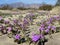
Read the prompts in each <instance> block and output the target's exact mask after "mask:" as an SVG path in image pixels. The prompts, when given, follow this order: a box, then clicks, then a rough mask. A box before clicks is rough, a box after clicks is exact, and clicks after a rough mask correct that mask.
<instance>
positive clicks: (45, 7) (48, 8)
mask: <svg viewBox="0 0 60 45" xmlns="http://www.w3.org/2000/svg"><path fill="white" fill-rule="evenodd" d="M52 8H53V6H52V5H42V6H40V7H39V9H40V10H51V9H52Z"/></svg>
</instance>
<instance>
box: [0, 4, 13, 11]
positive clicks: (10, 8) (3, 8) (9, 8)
mask: <svg viewBox="0 0 60 45" xmlns="http://www.w3.org/2000/svg"><path fill="white" fill-rule="evenodd" d="M0 9H2V10H12V9H13V8H12V7H11V6H9V5H7V4H6V5H4V6H3V7H1V8H0Z"/></svg>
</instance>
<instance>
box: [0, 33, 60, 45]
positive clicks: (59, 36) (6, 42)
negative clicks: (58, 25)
mask: <svg viewBox="0 0 60 45" xmlns="http://www.w3.org/2000/svg"><path fill="white" fill-rule="evenodd" d="M52 37H53V39H50V38H49V37H48V36H47V38H49V39H48V42H46V43H45V45H60V32H59V33H55V34H52ZM0 45H28V43H23V44H17V43H14V40H13V39H12V38H8V37H7V35H3V36H0ZM31 45H33V44H31Z"/></svg>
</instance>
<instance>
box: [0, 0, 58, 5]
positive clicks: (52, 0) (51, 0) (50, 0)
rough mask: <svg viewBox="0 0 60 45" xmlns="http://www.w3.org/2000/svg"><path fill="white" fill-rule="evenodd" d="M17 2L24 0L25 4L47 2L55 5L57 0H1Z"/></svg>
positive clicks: (2, 1)
mask: <svg viewBox="0 0 60 45" xmlns="http://www.w3.org/2000/svg"><path fill="white" fill-rule="evenodd" d="M15 2H22V3H25V4H34V3H37V4H41V3H46V4H52V5H55V4H56V2H57V0H0V4H5V3H6V4H7V3H8V4H10V3H15Z"/></svg>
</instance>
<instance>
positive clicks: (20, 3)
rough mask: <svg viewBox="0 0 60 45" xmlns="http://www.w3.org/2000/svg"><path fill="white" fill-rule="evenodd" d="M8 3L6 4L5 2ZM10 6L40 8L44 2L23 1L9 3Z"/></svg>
mask: <svg viewBox="0 0 60 45" xmlns="http://www.w3.org/2000/svg"><path fill="white" fill-rule="evenodd" d="M4 5H6V4H4ZM4 5H0V7H3V6H4ZM8 5H9V6H11V7H13V8H18V7H23V8H36V9H38V8H39V7H40V6H41V5H42V4H24V3H22V2H16V3H12V4H8Z"/></svg>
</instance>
